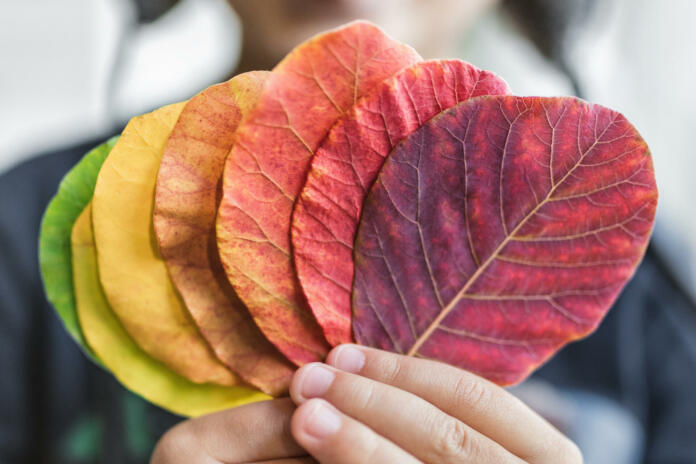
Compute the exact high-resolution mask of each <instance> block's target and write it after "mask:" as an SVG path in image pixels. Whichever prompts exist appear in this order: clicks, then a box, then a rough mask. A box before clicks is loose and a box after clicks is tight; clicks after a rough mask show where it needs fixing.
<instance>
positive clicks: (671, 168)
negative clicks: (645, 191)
mask: <svg viewBox="0 0 696 464" xmlns="http://www.w3.org/2000/svg"><path fill="white" fill-rule="evenodd" d="M249 1H262V0H249ZM462 1H464V0H462ZM598 5H599V7H598V8H597V9H595V11H594V15H593V17H592V18H590V21H589V23H588V24H584V25H583V28H582V30H580V31H579V34H578V36H577V37H576V40H574V41H573V44H574V46H573V47H572V48H571V49H569V50H568V52H569V54H570V55H569V56H570V58H571V60H570V64H571V67H572V69H573V71H574V72H575V73H576V74H577V76H578V80H579V83H580V85H581V87H582V89H583V90H584V92H585V96H586V98H588V99H589V100H591V101H593V102H597V103H601V104H604V105H606V106H609V107H612V108H614V109H617V110H619V111H621V112H623V113H624V114H625V115H626V116H627V117H628V118H629V119H630V120H631V121H632V122H633V123H634V124H635V125H636V127H637V128H638V130H639V131H640V132H641V134H642V135H643V136H644V137H645V139H646V140H647V141H648V143H649V145H650V146H651V149H652V152H653V156H654V160H655V168H656V172H657V177H658V185H659V188H660V203H659V212H658V225H657V227H656V229H657V241H658V245H659V248H660V249H661V250H662V252H663V253H664V254H665V255H666V256H667V257H668V258H669V261H670V262H671V264H672V266H673V267H674V269H675V270H676V274H677V276H678V277H679V278H681V279H682V281H683V284H684V285H685V286H686V287H687V288H688V289H690V290H691V291H692V293H693V295H694V296H696V206H694V204H695V202H696V181H694V180H692V178H693V177H694V173H696V150H695V149H694V142H693V141H692V136H693V133H694V131H696V111H695V110H694V108H696V91H695V90H694V84H695V83H696V28H694V27H693V20H694V18H696V1H694V0H670V1H663V0H600V1H599V2H598ZM134 27H135V21H134V11H133V9H132V7H131V5H130V3H129V2H127V1H124V0H32V1H31V2H27V1H22V0H2V1H1V2H0V101H1V103H0V172H2V171H4V170H6V169H8V168H9V167H11V166H12V165H15V164H16V163H18V162H20V161H21V160H23V159H26V158H27V157H28V156H31V155H33V154H36V153H38V152H40V151H42V150H48V149H55V148H59V147H63V146H66V145H69V144H71V143H74V142H79V141H83V140H85V139H87V138H90V137H94V136H99V135H103V134H104V133H105V132H107V131H109V130H111V129H112V128H113V127H115V126H116V125H117V124H120V123H123V122H125V121H126V120H127V119H128V118H130V117H131V116H133V115H135V114H139V113H142V112H144V111H147V110H150V109H153V108H155V107H157V106H160V105H162V104H165V103H170V102H174V101H177V100H181V99H185V98H188V97H190V96H191V95H192V94H194V93H196V92H197V91H199V90H201V89H202V88H204V87H206V86H207V85H209V84H211V83H213V82H217V81H220V80H222V79H224V78H225V77H226V76H227V75H228V74H229V72H230V71H231V70H232V69H233V68H234V65H235V63H236V61H237V59H238V54H239V40H240V30H241V29H240V25H239V23H238V20H237V17H236V15H235V14H234V12H233V11H232V10H231V9H230V8H229V6H228V4H227V2H226V1H225V0H182V1H181V2H180V3H179V4H178V5H177V6H176V7H174V8H173V9H172V10H171V11H170V12H168V13H167V14H166V15H165V16H164V17H162V18H160V19H159V20H158V21H156V22H155V23H152V24H148V25H144V26H140V27H138V28H137V29H134ZM126 37H130V38H129V39H127V41H126V42H121V41H122V40H125V38H126ZM120 43H121V44H122V45H123V47H121V48H122V50H123V52H122V54H121V55H120V56H117V53H116V52H117V49H118V47H119V44H120ZM460 57H461V58H463V59H465V60H467V61H470V62H472V63H474V64H476V65H478V66H479V67H482V68H485V69H491V70H493V71H496V72H498V73H499V74H500V75H502V76H504V77H505V79H506V80H507V81H508V82H509V83H510V85H511V87H512V89H513V91H515V92H516V93H517V94H520V95H559V94H570V93H572V90H571V85H570V82H569V81H568V79H567V78H566V76H564V75H563V74H562V73H561V72H559V71H558V70H556V69H555V68H554V67H553V66H552V65H551V64H550V63H549V62H547V61H546V60H545V59H544V58H543V57H542V56H541V55H540V54H539V53H538V52H537V51H536V49H535V48H534V46H533V45H532V44H531V43H530V42H529V41H528V40H526V39H525V38H523V36H522V35H521V34H520V33H519V32H517V30H516V29H515V27H513V26H512V23H511V21H510V19H509V18H507V17H505V15H504V14H501V13H500V11H497V10H494V11H492V12H491V13H489V14H487V15H486V16H484V17H483V18H482V19H481V20H480V21H478V22H477V24H476V25H475V26H474V27H473V28H472V29H471V30H469V31H468V32H467V34H466V35H465V40H464V44H463V48H462V50H461V53H460ZM116 63H117V64H116ZM114 66H117V68H118V70H119V73H118V74H116V76H117V77H115V78H114V77H113V76H114V74H113V69H114Z"/></svg>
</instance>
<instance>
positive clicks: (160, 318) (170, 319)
mask: <svg viewBox="0 0 696 464" xmlns="http://www.w3.org/2000/svg"><path fill="white" fill-rule="evenodd" d="M183 107H184V103H177V104H174V105H169V106H165V107H163V108H160V109H158V110H156V111H154V112H152V113H148V114H145V115H143V116H138V117H136V118H133V119H131V121H130V122H129V123H128V125H127V126H126V128H125V129H124V131H123V133H122V134H121V138H120V139H119V140H118V142H117V143H116V145H115V146H114V148H113V149H112V150H111V153H110V154H109V157H108V158H107V159H106V161H105V162H104V165H103V166H102V169H101V171H100V172H99V177H98V179H97V184H96V187H95V189H94V199H93V200H92V208H93V210H92V214H93V218H92V219H93V227H94V236H95V240H96V244H97V258H98V263H99V275H100V279H101V282H102V286H103V288H104V293H105V294H106V296H107V300H108V301H109V304H110V306H111V308H112V309H113V311H114V313H115V314H116V316H117V317H118V318H119V320H120V321H121V323H123V325H124V327H125V329H126V330H127V331H128V333H129V334H130V335H131V337H133V339H134V340H135V342H136V343H137V344H138V345H139V346H140V347H141V348H142V349H143V350H144V351H145V352H146V353H148V354H149V355H150V356H152V357H154V358H155V359H159V360H160V361H162V362H164V363H165V364H166V365H167V366H169V367H170V368H171V369H172V370H174V371H175V372H176V373H178V374H180V375H182V376H184V377H186V378H188V379H190V380H192V381H194V382H197V383H203V382H213V383H217V384H221V385H233V384H235V383H237V382H238V381H239V380H238V379H237V378H236V376H235V375H234V374H232V372H230V371H229V370H228V369H227V367H225V366H224V365H223V364H222V363H221V362H220V361H219V360H218V359H217V358H216V357H215V355H214V353H213V351H212V350H211V349H210V347H209V346H208V345H207V344H206V342H205V340H204V339H203V337H202V336H201V335H200V333H199V332H198V330H197V328H196V326H195V324H194V323H193V322H192V321H191V317H190V316H189V314H188V312H187V311H186V308H185V307H184V305H183V302H182V301H181V298H180V297H179V295H178V294H177V292H176V290H175V289H174V286H173V285H172V282H171V279H170V278H169V275H168V274H167V267H166V265H165V263H164V261H163V260H162V258H161V256H160V255H159V252H158V250H157V242H156V238H155V234H154V230H153V226H152V210H153V205H154V194H155V181H156V178H157V169H158V168H159V164H160V159H161V157H162V151H163V150H164V144H165V143H166V141H167V138H168V137H169V134H170V133H171V130H172V128H173V127H174V124H175V123H176V120H177V118H178V117H179V114H180V113H181V110H182V109H183Z"/></svg>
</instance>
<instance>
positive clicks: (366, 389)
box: [356, 382, 379, 411]
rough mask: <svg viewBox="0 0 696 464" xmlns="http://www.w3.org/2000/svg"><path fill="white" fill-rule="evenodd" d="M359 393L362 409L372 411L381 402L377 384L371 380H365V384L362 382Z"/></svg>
mask: <svg viewBox="0 0 696 464" xmlns="http://www.w3.org/2000/svg"><path fill="white" fill-rule="evenodd" d="M356 388H359V393H357V395H356V396H357V397H359V398H360V405H361V410H362V411H370V410H372V409H373V408H374V407H375V406H377V405H378V403H379V398H378V397H379V395H378V393H377V389H376V387H375V385H373V384H372V383H369V382H365V383H364V385H363V384H362V383H361V384H360V385H359V386H356Z"/></svg>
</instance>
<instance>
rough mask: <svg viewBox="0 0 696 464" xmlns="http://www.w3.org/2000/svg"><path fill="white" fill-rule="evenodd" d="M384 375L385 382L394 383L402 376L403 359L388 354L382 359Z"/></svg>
mask: <svg viewBox="0 0 696 464" xmlns="http://www.w3.org/2000/svg"><path fill="white" fill-rule="evenodd" d="M381 367H382V375H383V376H384V383H386V384H389V385H393V384H394V383H395V382H396V381H397V380H398V378H399V377H400V376H401V369H402V365H401V359H399V357H398V356H386V357H385V358H384V359H383V360H382V366H381Z"/></svg>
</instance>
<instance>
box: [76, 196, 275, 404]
mask: <svg viewBox="0 0 696 464" xmlns="http://www.w3.org/2000/svg"><path fill="white" fill-rule="evenodd" d="M91 219H92V205H91V204H89V205H87V207H86V208H85V210H84V211H83V212H82V214H80V216H79V218H78V219H77V221H76V222H75V225H74V226H73V230H72V237H71V242H72V265H73V273H74V285H75V297H76V301H77V316H78V320H79V322H80V325H81V327H82V330H83V332H84V334H85V338H86V339H87V343H88V344H89V346H90V347H91V348H92V349H93V350H94V351H95V353H97V356H99V359H100V360H101V361H102V362H103V363H104V365H105V366H106V367H107V368H108V369H110V370H111V372H112V373H113V374H114V375H115V376H116V378H117V379H118V380H119V381H120V382H121V383H122V384H123V385H125V386H126V387H127V388H129V389H130V390H132V391H133V392H135V393H137V394H139V395H141V396H142V397H144V398H145V399H147V400H148V401H151V402H152V403H154V404H157V405H158V406H161V407H163V408H165V409H168V410H170V411H172V412H174V413H177V414H181V415H185V416H199V415H201V414H207V413H209V412H214V411H218V410H221V409H225V408H231V407H234V406H239V405H241V404H245V403H250V402H253V401H261V400H264V399H268V398H269V397H268V396H266V395H264V394H263V393H261V392H258V391H254V390H251V389H249V388H246V387H239V386H233V387H223V386H220V385H213V384H197V383H193V382H191V381H189V380H187V379H185V378H183V377H181V376H179V375H177V374H175V373H174V372H172V371H171V370H170V369H168V368H167V367H166V366H165V365H164V364H162V363H160V362H158V361H156V360H154V359H152V358H151V357H149V356H148V355H147V354H146V353H145V352H144V351H142V350H141V349H140V348H139V347H138V345H136V344H135V342H133V340H132V339H131V338H130V336H129V335H128V334H127V333H126V331H125V330H124V329H123V326H122V325H121V323H120V322H119V321H118V319H116V316H115V315H114V313H113V312H112V311H111V308H109V304H108V302H107V301H106V298H105V296H104V293H103V291H102V288H101V285H100V283H99V278H98V275H97V257H96V252H95V249H94V235H93V233H92V227H91V225H92V224H91V223H92V221H91Z"/></svg>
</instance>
